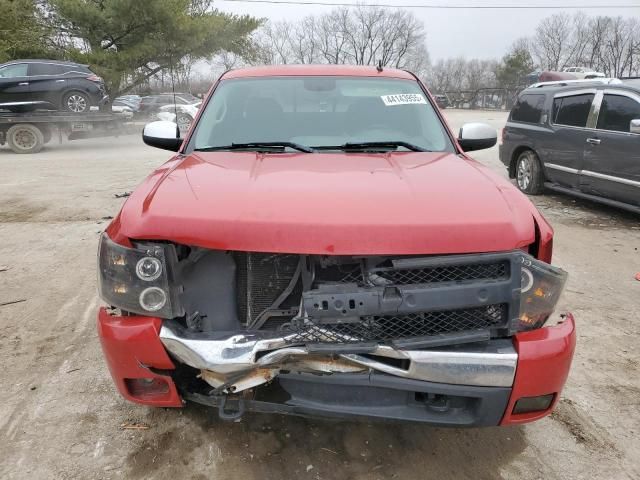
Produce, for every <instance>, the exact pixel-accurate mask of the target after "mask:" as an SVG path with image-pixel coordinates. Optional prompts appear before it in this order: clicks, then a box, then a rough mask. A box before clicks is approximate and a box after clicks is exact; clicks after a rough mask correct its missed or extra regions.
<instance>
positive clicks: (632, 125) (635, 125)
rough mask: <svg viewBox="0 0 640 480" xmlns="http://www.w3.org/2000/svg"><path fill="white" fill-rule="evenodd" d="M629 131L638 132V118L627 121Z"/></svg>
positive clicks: (639, 130) (639, 119) (639, 128)
mask: <svg viewBox="0 0 640 480" xmlns="http://www.w3.org/2000/svg"><path fill="white" fill-rule="evenodd" d="M629 132H630V133H640V118H636V119H634V120H631V122H630V123H629Z"/></svg>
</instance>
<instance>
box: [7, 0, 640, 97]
mask: <svg viewBox="0 0 640 480" xmlns="http://www.w3.org/2000/svg"><path fill="white" fill-rule="evenodd" d="M28 57H32V58H33V57H45V58H60V59H68V60H74V61H78V62H82V63H87V64H89V65H90V66H91V68H92V69H93V70H94V71H95V72H96V73H98V74H99V75H101V76H102V77H103V78H104V79H105V81H106V83H107V87H108V90H109V92H110V93H111V94H112V95H114V96H115V95H117V94H120V93H124V92H127V91H132V90H139V89H141V88H142V87H143V86H146V87H145V88H148V87H149V85H153V84H154V83H156V84H160V85H162V88H166V86H167V83H168V82H169V81H176V83H177V85H178V87H179V88H185V86H186V87H187V88H188V86H189V84H194V83H195V82H196V81H199V82H200V83H201V84H202V85H210V84H211V82H212V81H213V80H214V78H215V76H216V75H217V74H219V73H221V72H222V71H224V70H227V69H230V68H236V67H240V66H245V65H262V64H294V63H298V64H300V63H302V64H309V63H325V64H326V63H331V64H356V65H377V64H378V63H381V64H382V65H383V66H385V67H393V68H401V69H406V70H410V71H412V72H414V73H415V74H416V75H418V76H419V77H420V78H422V79H424V80H426V81H427V83H428V85H429V87H430V88H431V90H432V91H434V92H447V91H460V90H477V89H479V88H492V87H496V88H509V89H515V88H518V87H521V86H523V85H524V82H525V77H526V75H527V74H529V73H531V72H532V71H534V70H535V69H539V70H562V69H563V68H565V67H569V66H584V67H588V68H592V69H594V70H597V71H601V72H603V73H605V74H606V75H607V76H612V77H619V76H632V75H638V74H640V20H639V19H638V18H633V17H632V18H623V17H610V16H595V17H589V16H586V15H585V14H584V13H576V14H575V15H573V16H570V15H567V14H557V15H552V16H550V17H547V18H545V19H544V20H542V21H541V22H540V24H539V25H538V26H537V28H536V29H535V31H534V32H533V33H532V35H531V36H529V37H523V38H520V39H518V40H516V41H515V42H514V43H513V44H512V45H511V46H510V47H509V49H508V51H507V53H506V54H505V55H504V56H503V57H502V58H501V59H466V58H464V57H457V58H446V59H439V60H438V61H436V62H433V63H432V62H431V61H430V58H429V53H428V49H427V39H426V32H425V28H424V25H423V23H422V22H421V21H420V20H418V19H417V17H416V16H415V15H414V14H413V13H412V12H411V11H409V10H401V9H385V8H381V7H367V6H363V5H356V6H353V7H339V8H335V9H333V10H331V11H329V12H327V13H323V14H318V15H309V16H307V17H305V18H303V19H301V20H299V21H275V22H270V21H266V20H265V19H258V18H254V17H251V16H249V15H231V14H227V13H224V12H221V11H219V10H217V9H216V8H215V7H214V2H213V0H145V1H144V2H142V1H138V0H3V12H2V15H0V62H2V61H6V60H10V59H15V58H28ZM203 62H206V63H207V64H208V68H206V69H203V68H202V66H203ZM203 70H205V71H208V72H210V73H204V74H203Z"/></svg>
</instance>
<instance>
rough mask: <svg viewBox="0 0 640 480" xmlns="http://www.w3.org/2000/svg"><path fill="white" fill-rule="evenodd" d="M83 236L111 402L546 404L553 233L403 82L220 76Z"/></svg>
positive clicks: (470, 422)
mask: <svg viewBox="0 0 640 480" xmlns="http://www.w3.org/2000/svg"><path fill="white" fill-rule="evenodd" d="M177 136H178V134H177V127H176V125H175V124H174V123H171V122H153V123H150V124H148V125H147V126H146V127H145V129H144V133H143V140H144V141H145V143H147V144H148V145H151V146H155V147H159V148H164V149H167V150H171V151H175V152H176V154H175V155H174V156H173V157H172V158H171V159H170V160H169V161H168V162H167V163H165V164H164V165H162V166H161V167H160V168H158V169H157V170H156V171H154V172H153V173H151V175H150V176H149V177H148V178H147V179H146V180H145V181H144V182H143V183H142V185H140V186H139V187H138V188H137V189H136V190H135V191H134V192H133V194H132V195H131V196H130V197H129V199H128V200H127V201H126V203H125V204H124V206H123V207H122V210H121V211H120V213H119V214H118V215H117V216H116V218H115V219H114V220H113V222H112V223H111V224H110V225H109V226H108V228H107V229H106V231H105V232H104V234H103V235H102V237H101V241H100V246H99V253H98V256H99V290H100V294H101V297H102V298H103V300H104V301H105V303H106V304H107V306H105V307H104V308H101V309H100V311H99V313H98V331H99V335H100V340H101V343H102V347H103V350H104V355H105V358H106V361H107V364H108V366H109V369H110V371H111V374H112V376H113V380H114V381H115V383H116V386H117V388H118V390H119V391H120V393H121V394H122V395H123V396H124V397H125V398H126V399H128V400H131V401H133V402H137V403H142V404H145V405H150V406H157V407H182V406H183V405H185V403H186V402H187V401H192V402H198V403H201V404H205V405H209V406H212V407H214V408H217V409H218V412H219V415H220V416H221V417H222V418H225V419H237V418H239V417H240V416H241V415H242V414H243V413H244V412H246V411H254V412H270V413H282V414H296V415H311V416H323V417H326V416H331V417H333V416H351V417H353V416H355V417H369V418H372V417H373V418H385V419H396V420H409V421H417V422H426V423H430V424H435V425H447V426H484V425H509V424H515V423H523V422H527V421H531V420H535V419H538V418H541V417H543V416H545V415H547V414H548V413H549V412H550V411H551V410H552V409H553V407H554V405H555V404H556V402H557V401H558V398H559V396H560V392H561V390H562V387H563V385H564V383H565V380H566V378H567V375H568V372H569V367H570V364H571V359H572V356H573V351H574V346H575V330H574V320H573V317H572V315H571V314H569V313H562V314H558V313H554V310H555V307H556V304H557V301H558V298H559V296H560V294H561V292H562V289H563V286H564V283H565V280H566V273H565V272H564V271H562V270H561V269H559V268H556V267H553V266H551V265H550V262H551V250H552V237H553V232H552V229H551V227H550V226H549V224H548V223H547V222H546V221H545V220H544V218H543V217H542V216H541V215H540V213H538V211H537V210H536V209H535V208H534V206H533V205H532V204H531V203H530V202H529V201H528V199H527V198H526V197H525V196H524V195H523V194H521V193H520V192H519V191H518V190H517V189H516V188H515V187H514V186H512V185H511V184H510V183H509V182H508V180H506V179H504V178H501V177H499V176H497V175H495V174H493V173H492V172H491V171H490V170H489V169H488V168H486V167H484V166H483V165H481V164H479V163H478V162H476V161H474V160H473V159H471V158H469V157H468V156H467V155H466V154H465V152H468V151H471V150H478V149H482V148H489V147H491V146H493V145H495V143H496V132H495V130H493V129H491V127H489V126H487V125H484V124H478V123H472V124H466V125H464V126H463V127H462V128H461V129H460V132H459V135H458V137H457V138H456V137H455V136H454V135H453V134H452V132H451V130H450V129H449V128H448V126H447V124H446V122H445V120H444V118H443V117H442V114H441V113H440V111H439V109H438V108H437V107H436V104H435V102H434V100H433V98H432V96H431V95H430V94H429V92H428V91H427V89H426V87H425V86H424V85H423V84H422V83H421V82H420V80H418V79H417V78H416V77H415V76H414V75H412V74H411V73H408V72H405V71H400V70H394V69H387V68H384V69H382V68H374V67H355V66H335V65H322V66H320V65H318V66H309V65H306V66H274V67H260V68H250V69H242V70H235V71H230V72H227V73H226V74H224V75H223V76H222V77H221V78H220V80H219V81H218V82H217V83H216V84H215V85H214V86H213V88H212V89H211V92H210V93H209V95H208V97H207V98H206V100H205V101H204V103H203V106H202V108H201V109H200V112H199V114H198V117H197V118H196V119H195V120H194V122H193V124H192V126H191V128H190V131H189V132H188V133H187V134H186V136H185V137H184V138H177Z"/></svg>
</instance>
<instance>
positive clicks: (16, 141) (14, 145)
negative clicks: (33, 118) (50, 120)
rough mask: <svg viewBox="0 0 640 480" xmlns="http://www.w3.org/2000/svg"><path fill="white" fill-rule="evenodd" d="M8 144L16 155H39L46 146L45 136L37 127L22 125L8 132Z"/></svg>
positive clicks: (28, 124) (27, 124)
mask: <svg viewBox="0 0 640 480" xmlns="http://www.w3.org/2000/svg"><path fill="white" fill-rule="evenodd" d="M7 144H8V145H9V148H11V150H13V151H14V153H38V152H39V151H40V150H42V146H43V145H44V135H42V131H41V130H40V129H39V128H38V127H36V126H35V125H32V124H30V123H20V124H18V125H14V126H12V127H11V128H10V129H9V130H7Z"/></svg>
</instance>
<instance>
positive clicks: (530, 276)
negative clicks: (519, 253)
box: [517, 255, 567, 330]
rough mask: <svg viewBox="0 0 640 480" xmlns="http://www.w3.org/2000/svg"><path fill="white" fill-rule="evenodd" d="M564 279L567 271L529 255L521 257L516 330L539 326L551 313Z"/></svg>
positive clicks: (562, 287)
mask: <svg viewBox="0 0 640 480" xmlns="http://www.w3.org/2000/svg"><path fill="white" fill-rule="evenodd" d="M566 281H567V272H565V271H564V270H562V269H560V268H557V267H554V266H552V265H549V264H548V263H544V262H541V261H539V260H536V259H535V258H533V257H530V256H528V255H527V256H523V257H522V265H521V271H520V282H521V287H520V315H519V316H518V323H517V330H533V329H535V328H540V327H542V326H543V325H544V324H545V322H546V321H547V319H548V318H549V316H550V315H551V314H552V313H553V311H554V310H555V308H556V305H557V303H558V300H559V299H560V295H561V294H562V290H563V289H564V284H565V282H566Z"/></svg>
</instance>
